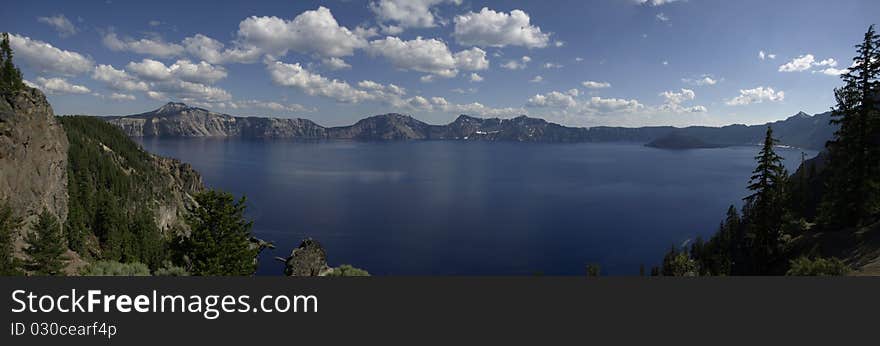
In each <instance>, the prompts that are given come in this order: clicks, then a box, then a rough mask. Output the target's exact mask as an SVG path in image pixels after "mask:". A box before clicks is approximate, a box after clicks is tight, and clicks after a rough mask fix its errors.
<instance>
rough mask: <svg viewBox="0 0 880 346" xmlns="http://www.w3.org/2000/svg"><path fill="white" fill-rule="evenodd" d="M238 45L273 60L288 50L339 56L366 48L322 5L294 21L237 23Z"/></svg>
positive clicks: (269, 19) (258, 19)
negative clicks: (271, 57)
mask: <svg viewBox="0 0 880 346" xmlns="http://www.w3.org/2000/svg"><path fill="white" fill-rule="evenodd" d="M361 32H365V31H361ZM238 42H239V43H240V45H241V46H242V47H243V48H244V49H243V50H244V51H247V50H251V49H257V50H259V51H261V52H263V53H265V54H270V55H274V56H276V57H277V56H283V55H285V54H286V53H287V51H288V50H292V51H295V52H298V53H303V54H315V55H318V56H322V57H342V56H349V55H352V54H354V50H355V49H358V48H363V47H366V45H367V41H366V39H365V38H364V37H362V36H361V35H359V34H358V33H356V32H352V31H351V30H349V29H348V28H346V27H344V26H340V25H339V23H338V22H337V21H336V18H334V17H333V14H332V13H331V12H330V10H329V9H327V8H326V7H323V6H321V7H318V9H316V10H311V11H305V12H303V13H301V14H300V15H298V16H296V17H295V18H293V20H286V19H283V18H278V17H274V16H272V17H257V16H252V17H248V18H247V19H245V20H243V21H241V23H239V24H238Z"/></svg>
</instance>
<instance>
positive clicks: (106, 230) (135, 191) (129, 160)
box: [59, 116, 170, 269]
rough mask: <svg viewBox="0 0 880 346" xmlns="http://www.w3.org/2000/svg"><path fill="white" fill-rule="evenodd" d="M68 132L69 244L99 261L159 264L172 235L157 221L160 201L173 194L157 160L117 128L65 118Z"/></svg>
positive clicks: (91, 121)
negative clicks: (162, 176) (162, 229)
mask: <svg viewBox="0 0 880 346" xmlns="http://www.w3.org/2000/svg"><path fill="white" fill-rule="evenodd" d="M59 120H60V121H61V123H62V125H63V126H64V130H65V132H66V133H67V139H68V142H70V147H69V149H68V174H67V177H68V196H69V202H68V204H69V213H68V218H67V223H66V229H67V240H68V245H69V246H70V248H71V249H73V250H74V251H77V252H79V253H80V254H88V253H94V254H96V255H97V257H98V258H100V259H105V260H111V261H119V262H141V263H144V264H146V265H147V266H149V267H150V268H154V269H155V268H158V267H159V266H160V265H161V264H162V262H163V261H164V260H165V259H167V257H168V256H167V252H168V251H167V243H168V240H167V239H166V238H167V237H166V236H165V235H164V234H163V233H162V232H161V231H160V230H159V228H158V226H157V225H156V224H155V221H154V220H155V217H154V210H155V205H156V201H162V200H163V199H164V198H167V196H168V195H170V192H169V191H168V187H167V186H166V182H165V181H164V180H163V179H162V178H161V175H160V174H161V173H160V172H159V170H158V168H157V167H156V165H155V164H154V161H153V158H152V157H151V156H150V155H149V154H148V153H147V152H145V151H144V150H142V149H141V148H140V146H138V145H137V143H135V142H134V141H132V140H131V139H129V138H128V137H126V136H125V134H124V133H122V131H120V130H119V129H118V128H116V127H115V126H113V125H111V124H108V123H106V122H104V121H101V120H100V119H97V118H93V117H84V116H65V117H60V118H59Z"/></svg>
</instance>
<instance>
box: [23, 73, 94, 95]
mask: <svg viewBox="0 0 880 346" xmlns="http://www.w3.org/2000/svg"><path fill="white" fill-rule="evenodd" d="M27 84H28V85H30V86H32V87H34V88H37V89H40V90H42V91H44V92H46V93H47V94H52V95H64V94H88V93H90V92H92V90H91V89H89V88H87V87H85V86H82V85H76V84H72V83H70V82H68V81H67V80H66V79H64V78H58V77H56V78H44V77H37V80H36V82H30V81H28V82H27Z"/></svg>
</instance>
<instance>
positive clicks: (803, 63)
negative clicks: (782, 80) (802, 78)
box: [779, 54, 816, 72]
mask: <svg viewBox="0 0 880 346" xmlns="http://www.w3.org/2000/svg"><path fill="white" fill-rule="evenodd" d="M815 59H816V58H815V57H813V55H812V54H806V55H801V56H799V57H797V58H794V59H793V60H791V61H789V62H787V63H785V64H783V65H780V66H779V72H800V71H806V70H809V69H810V66H812V65H813V62H814V61H815Z"/></svg>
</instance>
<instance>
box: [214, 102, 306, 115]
mask: <svg viewBox="0 0 880 346" xmlns="http://www.w3.org/2000/svg"><path fill="white" fill-rule="evenodd" d="M217 106H220V108H228V109H241V108H255V109H266V110H271V111H276V112H298V113H299V112H314V111H316V109H314V108H309V107H306V106H303V105H301V104H298V103H289V104H285V103H280V102H275V101H260V100H239V101H227V102H222V103H219V104H217Z"/></svg>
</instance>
